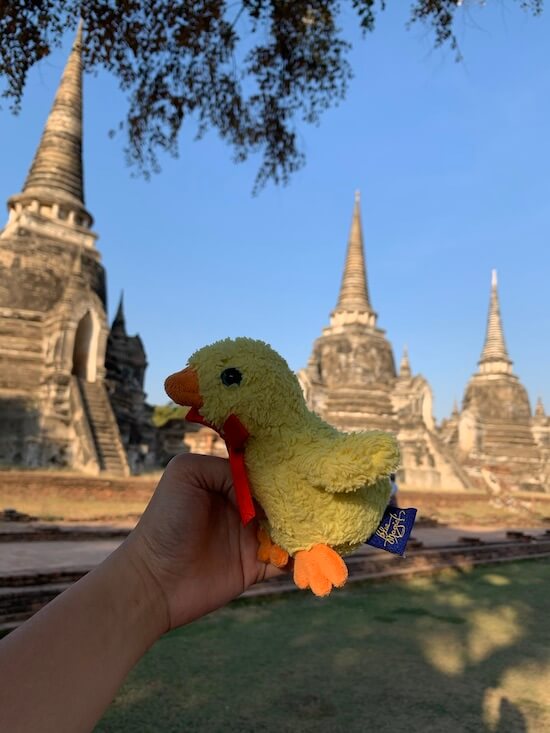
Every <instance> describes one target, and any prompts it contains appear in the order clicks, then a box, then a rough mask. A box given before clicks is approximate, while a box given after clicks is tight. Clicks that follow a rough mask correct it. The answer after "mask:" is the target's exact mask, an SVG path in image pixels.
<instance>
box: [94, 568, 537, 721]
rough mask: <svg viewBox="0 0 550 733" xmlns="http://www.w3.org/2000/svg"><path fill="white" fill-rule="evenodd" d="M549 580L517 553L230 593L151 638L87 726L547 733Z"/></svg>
mask: <svg viewBox="0 0 550 733" xmlns="http://www.w3.org/2000/svg"><path fill="white" fill-rule="evenodd" d="M495 578H498V580H496V581H495ZM549 582H550V561H547V560H544V561H527V562H522V563H513V564H510V565H502V566H499V569H498V572H497V573H495V572H494V571H493V570H492V569H490V568H488V567H477V568H475V569H474V570H472V571H471V572H466V573H465V572H460V571H458V572H456V571H455V572H454V573H452V574H449V573H447V574H443V575H441V576H431V577H429V578H415V579H413V581H412V582H411V581H408V582H401V581H399V582H397V581H394V582H391V583H387V584H383V585H375V584H372V583H368V582H366V583H360V584H354V585H349V586H347V587H346V588H344V589H343V590H341V591H337V592H335V593H333V594H332V596H331V597H330V598H329V599H326V600H323V601H319V599H316V598H313V597H312V596H311V595H310V594H307V593H295V594H290V595H288V596H285V597H283V598H277V599H274V600H273V599H270V600H266V599H263V600H261V601H259V602H258V601H255V600H251V599H248V600H241V601H237V602H236V603H234V604H232V605H231V606H229V607H226V608H224V609H222V610H220V611H218V612H216V613H214V614H211V615H210V616H209V617H207V618H205V619H203V620H201V621H199V622H197V623H195V624H192V625H191V626H189V627H186V628H184V629H180V630H178V631H175V632H172V633H171V634H168V635H167V636H166V637H164V638H163V639H162V640H161V641H159V642H158V643H157V645H156V646H155V647H154V648H153V649H152V650H151V651H150V652H149V654H148V655H147V656H146V657H145V658H144V659H143V660H142V661H141V663H140V664H139V665H138V667H137V668H136V669H135V670H134V671H133V672H132V674H131V675H130V677H129V679H128V681H127V683H126V685H125V686H124V687H123V689H122V690H121V691H120V693H119V695H118V696H117V698H116V700H115V702H114V703H113V705H112V706H111V708H110V710H109V711H108V713H107V715H106V716H105V718H104V720H103V721H102V723H101V724H100V725H99V726H98V728H97V732H98V733H99V732H101V733H106V731H112V732H114V731H117V733H118V732H119V731H120V732H121V733H125V731H140V733H148V731H151V733H153V732H154V733H163V732H164V731H184V730H185V731H205V732H206V731H207V732H208V733H210V732H211V731H212V732H213V733H216V732H217V731H220V732H221V731H238V732H239V733H241V732H246V731H273V732H274V733H275V731H276V732H277V733H284V732H285V731H288V732H289V733H290V731H300V733H302V731H303V732H304V733H309V732H310V731H311V733H313V732H314V731H315V733H338V732H339V731H342V733H344V732H345V733H350V732H351V733H354V732H355V731H357V733H359V732H361V733H363V732H364V731H365V730H370V729H371V728H373V729H375V730H376V731H377V733H390V731H391V732H392V733H396V731H422V732H423V733H426V732H427V733H436V732H437V733H459V732H461V731H470V730H471V731H476V732H479V733H489V732H492V731H499V732H501V731H510V733H512V731H514V732H515V731H516V730H517V731H518V732H519V731H522V732H523V733H527V731H532V732H533V733H535V732H536V733H538V731H543V730H550V700H549V699H548V692H547V691H548V689H550V680H549V677H548V675H549V669H550V666H549V665H550V627H549V624H548V623H547V608H548V586H549ZM545 684H546V687H545V686H544V685H545ZM518 721H519V722H518ZM518 725H521V726H523V727H518Z"/></svg>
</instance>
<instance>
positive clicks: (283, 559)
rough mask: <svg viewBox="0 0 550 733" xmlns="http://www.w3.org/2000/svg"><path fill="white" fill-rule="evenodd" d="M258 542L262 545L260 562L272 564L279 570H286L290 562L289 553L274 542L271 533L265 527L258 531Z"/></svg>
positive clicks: (259, 553) (259, 551)
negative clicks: (285, 567)
mask: <svg viewBox="0 0 550 733" xmlns="http://www.w3.org/2000/svg"><path fill="white" fill-rule="evenodd" d="M258 542H259V543H260V546H259V547H258V554H257V558H258V560H259V561H260V562H265V563H268V562H270V563H271V564H272V565H275V567H277V568H284V566H285V565H286V564H287V562H288V552H287V551H286V550H283V548H282V547H279V545H276V544H275V543H274V542H272V541H271V537H270V536H269V533H268V532H267V531H266V530H265V529H264V528H263V527H260V529H259V530H258Z"/></svg>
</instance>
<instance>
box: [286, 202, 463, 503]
mask: <svg viewBox="0 0 550 733" xmlns="http://www.w3.org/2000/svg"><path fill="white" fill-rule="evenodd" d="M377 318H378V317H377V314H376V312H375V311H374V309H373V307H372V304H371V299H370V295H369V289H368V283H367V274H366V266H365V253H364V246H363V231H362V226H361V211H360V199H359V194H358V193H357V194H356V196H355V205H354V210H353V218H352V224H351V231H350V235H349V241H348V249H347V256H346V263H345V267H344V274H343V277H342V284H341V287H340V294H339V297H338V302H337V304H336V308H335V309H334V311H333V312H332V313H331V316H330V324H329V326H328V327H326V328H324V329H323V333H322V335H321V337H320V338H318V339H317V340H316V342H315V344H314V346H313V351H312V354H311V358H310V360H309V363H308V365H307V367H306V368H305V369H303V370H302V371H301V372H300V373H299V375H298V376H299V379H300V383H301V385H302V389H303V391H304V394H305V397H306V400H307V402H308V404H309V407H310V408H311V409H312V410H314V411H315V412H317V413H319V414H320V415H321V417H323V418H324V419H325V420H326V421H327V422H329V423H331V424H333V425H335V426H336V427H339V428H340V429H343V430H349V431H352V430H372V429H381V430H388V431H390V432H393V433H395V434H397V438H398V440H399V443H400V447H401V453H402V468H401V471H400V480H401V481H402V482H403V483H405V484H408V485H410V486H413V487H415V488H436V487H437V488H438V487H442V488H447V489H455V488H463V487H465V486H467V479H466V477H465V475H464V474H463V472H462V471H461V469H460V467H459V466H458V464H457V463H456V461H455V460H454V457H453V456H452V454H451V452H450V451H448V450H447V449H446V447H445V446H444V445H443V443H442V442H441V441H440V439H439V437H438V436H437V434H436V433H435V431H434V421H433V417H432V393H431V389H430V387H429V385H428V383H427V382H426V380H425V379H424V378H423V377H422V376H420V375H415V376H414V375H413V374H412V372H411V368H410V364H409V359H408V354H407V353H405V354H404V357H403V360H402V362H401V368H400V371H399V374H397V373H396V369H395V362H394V358H393V351H392V347H391V344H390V343H389V341H388V340H387V338H386V336H385V332H384V331H383V330H382V329H381V328H379V327H378V325H377Z"/></svg>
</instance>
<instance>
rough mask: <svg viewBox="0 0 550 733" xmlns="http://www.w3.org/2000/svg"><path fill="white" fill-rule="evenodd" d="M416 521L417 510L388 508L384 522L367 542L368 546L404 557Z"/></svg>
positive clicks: (383, 518) (382, 521) (384, 515)
mask: <svg viewBox="0 0 550 733" xmlns="http://www.w3.org/2000/svg"><path fill="white" fill-rule="evenodd" d="M415 519H416V509H412V508H411V509H400V508H398V507H396V506H388V507H386V511H385V512H384V514H383V516H382V520H381V521H380V524H379V525H378V528H377V529H376V530H375V532H374V534H373V535H372V536H371V537H369V539H368V540H367V545H372V546H373V547H378V548H379V549H380V550H387V551H388V552H393V553H394V554H396V555H402V554H403V553H404V552H405V548H406V546H407V542H408V541H409V537H410V534H411V532H412V528H413V524H414V520H415Z"/></svg>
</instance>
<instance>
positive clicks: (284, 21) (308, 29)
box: [0, 0, 543, 186]
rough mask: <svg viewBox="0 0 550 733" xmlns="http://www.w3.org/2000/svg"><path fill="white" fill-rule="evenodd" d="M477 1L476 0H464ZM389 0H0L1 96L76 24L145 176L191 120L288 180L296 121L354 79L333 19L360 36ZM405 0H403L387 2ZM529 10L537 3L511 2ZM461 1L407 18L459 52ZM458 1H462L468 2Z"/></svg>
mask: <svg viewBox="0 0 550 733" xmlns="http://www.w3.org/2000/svg"><path fill="white" fill-rule="evenodd" d="M470 1H471V2H475V3H478V4H479V2H481V1H482V0H470ZM387 2H388V0H347V2H346V0H237V1H235V0H171V1H170V2H169V1H168V0H86V1H85V2H77V1H76V0H34V1H33V2H29V1H28V0H7V1H5V2H0V77H3V79H4V81H5V89H4V90H3V93H2V96H3V97H4V98H6V99H7V100H8V101H9V103H10V106H11V108H12V109H13V110H14V111H18V109H19V107H20V103H21V97H22V93H23V89H24V86H25V81H26V78H27V74H28V71H29V69H30V68H31V66H33V64H35V63H36V62H38V61H40V59H43V58H44V57H45V56H47V55H48V54H49V53H50V52H51V50H52V48H54V47H56V46H60V44H61V42H62V39H63V36H64V34H65V33H66V32H67V31H68V30H70V29H73V30H74V29H75V28H76V26H77V23H78V20H79V18H80V17H82V19H83V21H84V63H85V66H86V68H88V69H94V68H95V69H97V68H101V67H102V68H105V69H107V70H109V71H110V72H112V73H113V74H114V75H115V76H116V77H117V78H118V80H119V82H120V85H121V88H122V89H123V90H124V91H125V92H126V93H127V94H128V97H129V108H128V115H127V118H126V121H125V122H124V123H121V127H125V128H126V132H127V136H128V145H127V155H128V158H129V160H130V162H131V163H133V164H135V165H136V166H137V168H138V169H139V170H140V171H141V172H142V173H144V174H145V175H148V174H149V173H150V172H151V171H156V170H158V152H159V150H164V151H169V152H171V153H172V154H177V139H178V133H179V131H180V128H181V126H182V123H183V122H184V121H185V120H186V119H187V118H189V117H193V118H194V119H195V120H196V121H197V122H198V135H199V136H201V135H203V134H204V132H205V131H206V130H208V129H210V128H212V129H215V130H217V131H218V132H219V134H220V135H221V137H222V138H223V139H224V140H226V141H227V142H228V143H229V144H230V145H231V146H232V148H233V150H234V153H235V158H236V160H238V161H242V160H245V159H246V158H247V157H248V156H249V155H250V154H251V153H260V155H261V164H260V168H259V171H258V175H257V180H256V184H257V186H261V185H262V184H264V183H265V182H266V181H267V180H268V179H272V180H273V181H275V182H280V181H287V180H288V178H289V176H290V175H291V174H292V172H294V171H295V170H297V169H298V168H299V167H300V165H301V164H302V163H303V154H302V152H301V151H300V149H299V145H298V138H297V124H298V123H299V122H300V121H305V122H308V123H317V122H318V121H319V120H320V116H321V114H322V112H323V111H324V110H326V109H327V108H329V107H330V106H332V105H334V104H337V103H338V102H339V101H340V100H342V99H343V98H344V96H345V94H346V90H347V86H348V83H349V81H350V79H351V76H352V70H351V68H350V64H349V61H348V59H347V53H348V51H349V49H350V44H349V42H348V41H347V40H346V39H345V38H344V37H343V34H342V29H341V28H340V27H339V25H338V19H339V17H340V15H341V11H342V10H343V9H345V6H348V8H349V7H351V8H352V9H353V11H354V12H355V13H356V15H357V20H358V23H359V25H360V26H361V28H362V30H363V32H364V34H367V33H369V32H371V31H372V30H373V29H374V26H375V20H376V16H377V14H378V13H379V12H381V11H382V10H384V8H385V6H386V4H387ZM393 2H403V0H393ZM514 2H515V3H516V4H519V5H520V6H521V7H522V8H523V9H525V10H529V11H531V12H533V13H535V14H536V13H539V12H540V11H541V10H542V2H543V0H514ZM462 4H463V0H412V7H411V15H410V23H412V24H414V23H419V22H422V23H426V24H428V25H429V26H431V28H432V29H433V32H434V43H435V45H436V46H441V45H443V44H450V46H451V47H452V48H453V49H455V51H458V46H457V42H456V36H455V34H454V22H455V17H456V15H457V13H458V12H459V10H460V8H461V6H462ZM464 4H468V0H466V2H465V3H464Z"/></svg>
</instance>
